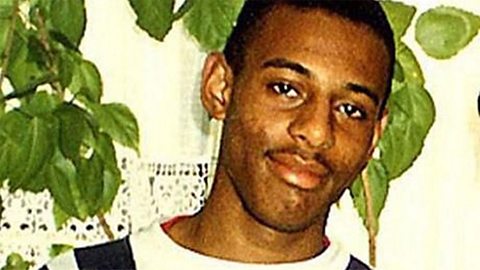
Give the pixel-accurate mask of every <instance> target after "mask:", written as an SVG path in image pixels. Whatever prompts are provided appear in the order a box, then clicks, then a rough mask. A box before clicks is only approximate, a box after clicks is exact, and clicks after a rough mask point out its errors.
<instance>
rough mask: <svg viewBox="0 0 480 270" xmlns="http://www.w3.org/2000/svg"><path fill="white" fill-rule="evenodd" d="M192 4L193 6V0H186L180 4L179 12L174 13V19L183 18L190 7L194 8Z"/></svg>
mask: <svg viewBox="0 0 480 270" xmlns="http://www.w3.org/2000/svg"><path fill="white" fill-rule="evenodd" d="M192 6H193V0H185V2H183V4H182V5H181V6H180V8H179V9H178V10H177V12H175V14H173V20H174V21H176V20H179V19H181V18H182V17H183V15H185V14H186V13H187V12H188V11H189V10H190V8H192Z"/></svg>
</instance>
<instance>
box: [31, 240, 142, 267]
mask: <svg viewBox="0 0 480 270" xmlns="http://www.w3.org/2000/svg"><path fill="white" fill-rule="evenodd" d="M56 269H72V270H76V269H92V270H94V269H136V268H135V262H134V259H133V253H132V248H131V245H130V239H129V237H128V236H127V237H125V238H122V239H119V240H115V241H112V242H108V243H104V244H99V245H94V246H88V247H83V248H76V249H74V250H73V251H70V252H69V253H67V254H63V255H60V257H59V258H55V259H53V260H52V261H51V262H49V263H48V264H47V265H45V266H43V267H42V268H40V270H56Z"/></svg>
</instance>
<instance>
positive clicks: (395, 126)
mask: <svg viewBox="0 0 480 270" xmlns="http://www.w3.org/2000/svg"><path fill="white" fill-rule="evenodd" d="M388 106H389V121H388V125H387V127H386V129H385V132H384V134H383V136H382V138H381V140H380V142H379V148H380V150H381V161H382V163H383V164H384V165H385V167H386V169H387V171H388V178H389V179H393V178H396V177H398V176H400V175H401V174H402V173H403V172H404V171H406V170H407V169H408V168H409V167H410V166H412V163H413V162H414V160H415V159H416V158H417V156H418V155H419V154H420V152H421V150H422V147H423V142H424V140H425V138H426V136H427V133H428V131H429V130H430V127H431V126H432V124H433V121H434V119H435V106H434V103H433V100H432V98H431V97H430V95H429V94H428V92H427V91H426V90H425V89H423V87H419V86H415V85H409V84H404V87H403V89H401V90H399V91H397V92H395V93H393V94H392V96H391V97H390V101H389V105H388Z"/></svg>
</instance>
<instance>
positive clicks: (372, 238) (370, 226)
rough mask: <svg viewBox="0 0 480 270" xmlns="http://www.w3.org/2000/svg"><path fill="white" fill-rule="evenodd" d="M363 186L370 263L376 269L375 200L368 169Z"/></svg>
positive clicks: (363, 174)
mask: <svg viewBox="0 0 480 270" xmlns="http://www.w3.org/2000/svg"><path fill="white" fill-rule="evenodd" d="M362 185H363V191H364V193H365V194H364V195H365V208H366V209H365V210H366V212H367V230H368V253H369V263H370V265H371V266H373V267H375V266H376V264H377V255H376V253H377V243H376V241H377V240H376V236H377V233H376V230H375V227H376V225H377V224H376V223H377V221H376V220H375V214H374V212H373V199H372V193H371V191H370V190H371V187H370V179H369V177H368V172H367V169H365V170H363V172H362Z"/></svg>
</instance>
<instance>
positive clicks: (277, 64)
mask: <svg viewBox="0 0 480 270" xmlns="http://www.w3.org/2000/svg"><path fill="white" fill-rule="evenodd" d="M262 67H263V68H270V67H273V68H286V69H289V70H292V71H294V72H296V73H299V74H301V75H304V76H307V77H311V75H312V73H311V72H310V70H308V69H307V68H306V67H304V66H302V65H301V64H299V63H296V62H293V61H290V60H288V59H285V58H274V59H271V60H268V61H266V62H265V63H263V64H262Z"/></svg>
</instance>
